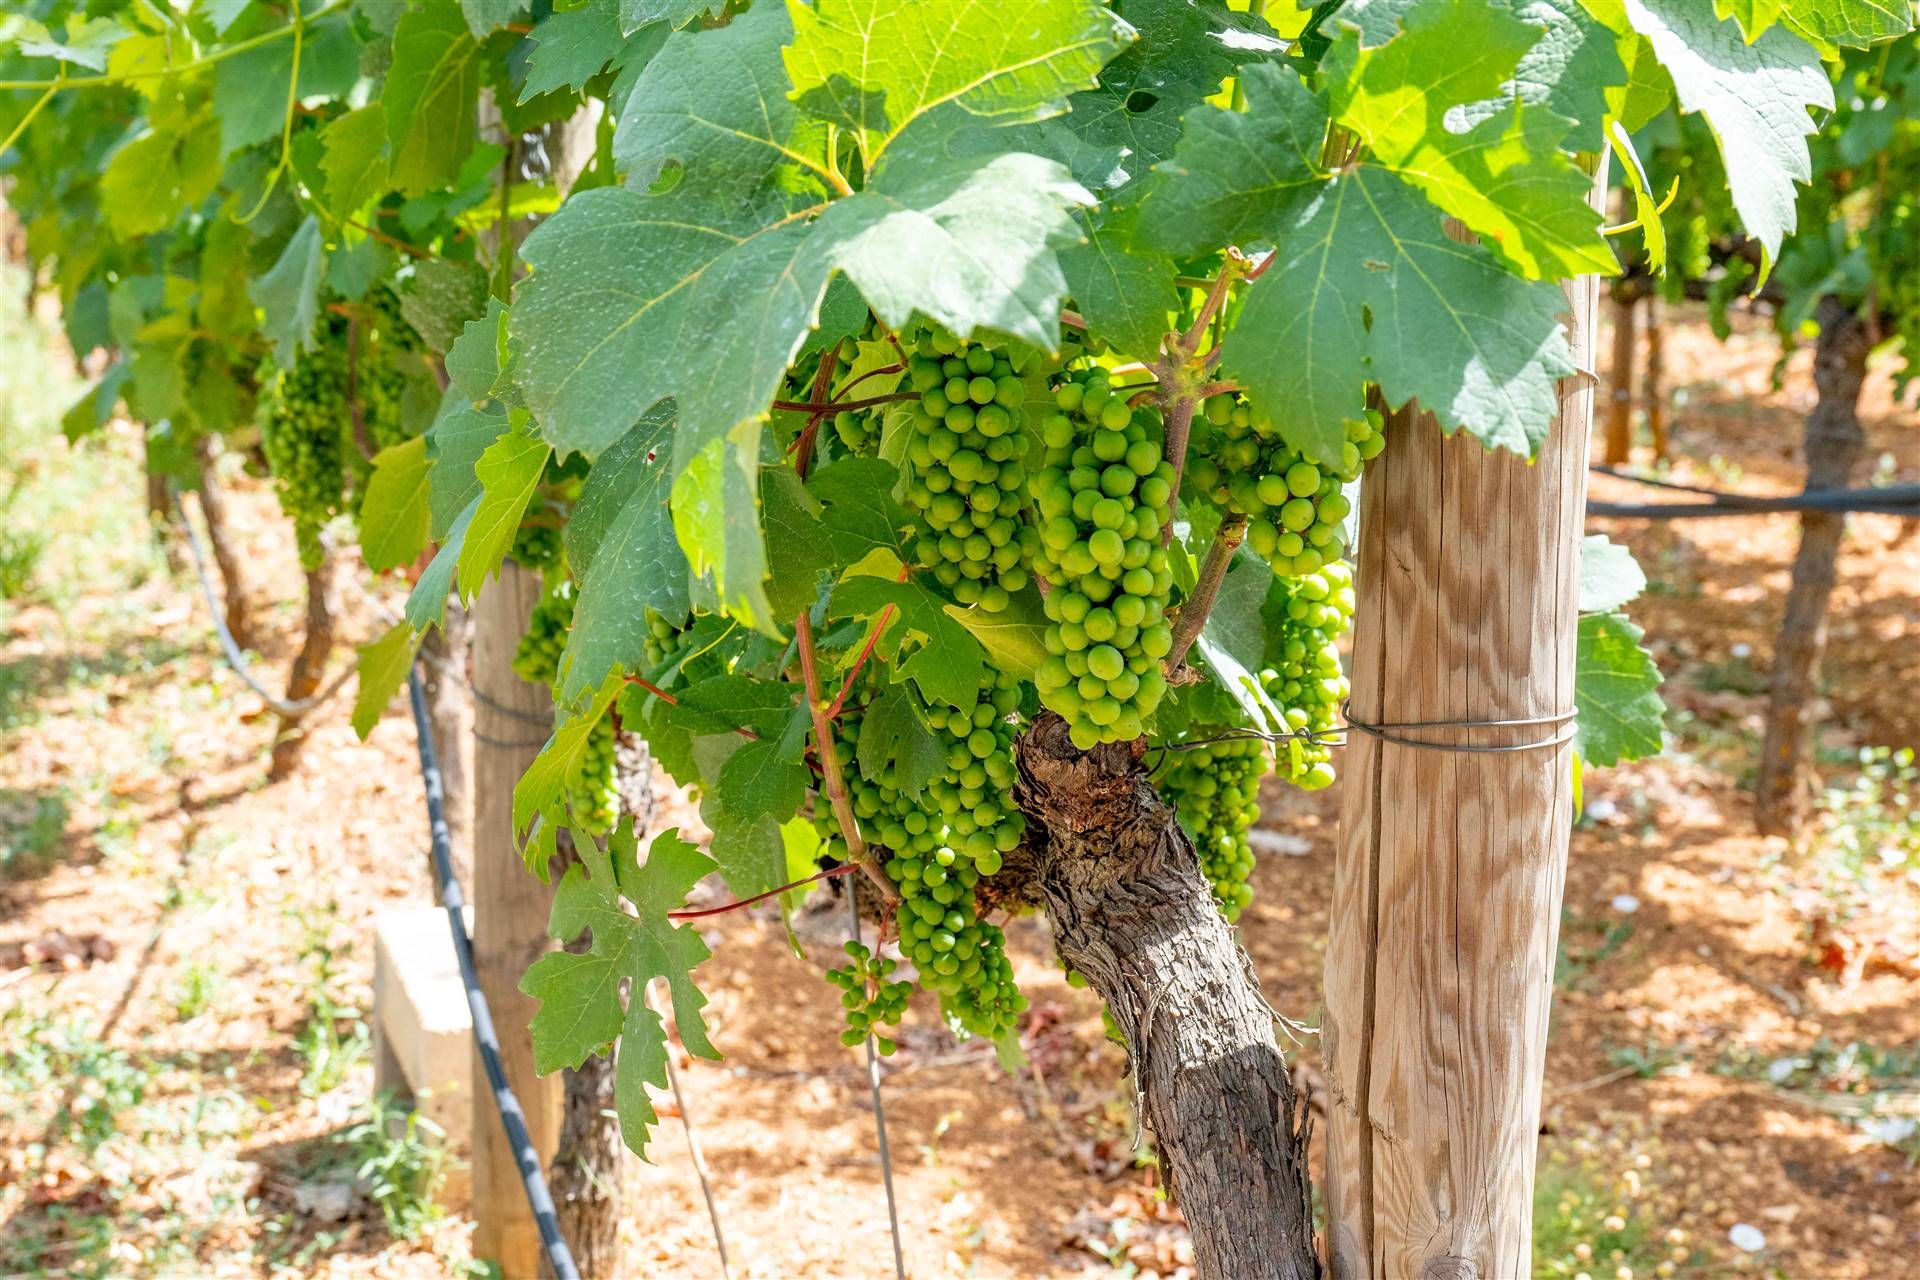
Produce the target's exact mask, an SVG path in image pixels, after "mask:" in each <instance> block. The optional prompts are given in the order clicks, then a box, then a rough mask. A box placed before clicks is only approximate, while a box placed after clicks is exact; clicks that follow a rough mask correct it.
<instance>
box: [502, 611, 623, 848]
mask: <svg viewBox="0 0 1920 1280" xmlns="http://www.w3.org/2000/svg"><path fill="white" fill-rule="evenodd" d="M575 599H576V594H575V592H574V587H573V583H572V582H571V581H562V582H560V583H558V584H557V585H556V586H555V587H554V588H553V589H552V590H551V591H549V592H547V594H546V595H544V596H542V597H541V599H540V603H539V604H537V605H535V606H534V607H533V614H532V616H530V617H529V618H528V619H527V629H526V631H525V632H523V633H522V634H521V636H520V643H519V644H518V645H517V646H515V648H514V651H513V673H514V674H515V675H517V676H519V677H520V678H521V679H522V680H525V681H526V682H527V683H528V684H538V685H549V686H550V685H552V684H553V680H554V677H555V676H556V675H558V674H559V671H560V655H561V653H562V652H564V651H565V649H566V647H567V634H568V632H570V631H571V630H572V629H573V608H574V602H575ZM618 745H619V734H618V733H617V732H616V731H615V730H614V725H613V717H612V716H610V715H603V716H601V717H600V719H599V721H598V722H597V723H595V725H594V726H593V729H592V731H591V732H590V733H589V734H588V735H587V745H586V750H585V751H584V752H583V753H582V754H581V757H580V760H579V763H578V764H576V765H575V766H574V769H573V773H572V774H571V775H570V776H569V777H568V778H567V782H566V793H567V805H568V808H569V810H570V811H571V812H572V815H573V820H574V823H575V825H576V826H577V827H578V828H579V829H580V830H582V831H585V832H586V833H587V834H589V835H595V836H604V835H607V834H608V833H610V832H611V831H612V830H613V828H614V824H615V823H617V822H618V821H619V820H620V762H619V752H618V750H617V748H618Z"/></svg>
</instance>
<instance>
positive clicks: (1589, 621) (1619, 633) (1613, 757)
mask: <svg viewBox="0 0 1920 1280" xmlns="http://www.w3.org/2000/svg"><path fill="white" fill-rule="evenodd" d="M1642 634H1643V633H1642V631H1641V630H1640V628H1639V627H1636V626H1635V625H1634V624H1633V623H1631V622H1629V621H1627V619H1626V618H1625V616H1623V615H1621V614H1618V613H1593V614H1588V615H1587V616H1585V617H1583V618H1581V619H1580V636H1579V647H1578V652H1577V656H1576V657H1575V659H1574V669H1573V703H1574V707H1575V708H1576V709H1577V710H1578V711H1579V716H1580V718H1579V722H1578V724H1579V729H1578V733H1577V736H1576V737H1575V738H1574V740H1573V743H1574V746H1573V749H1574V750H1575V751H1576V752H1578V753H1579V755H1580V758H1581V759H1582V760H1583V761H1585V762H1586V763H1587V764H1597V765H1611V764H1618V763H1619V762H1620V761H1622V760H1639V759H1642V758H1644V757H1646V756H1651V755H1657V754H1659V751H1660V746H1661V730H1662V726H1663V724H1664V722H1665V718H1666V705H1665V704H1664V703H1663V702H1661V700H1660V679H1661V677H1660V668H1659V667H1657V666H1655V665H1654V661H1653V655H1651V654H1649V653H1648V652H1647V651H1646V650H1645V649H1643V648H1642V647H1641V646H1640V637H1641V635H1642Z"/></svg>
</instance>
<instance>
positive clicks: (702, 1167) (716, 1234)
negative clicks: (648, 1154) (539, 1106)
mask: <svg viewBox="0 0 1920 1280" xmlns="http://www.w3.org/2000/svg"><path fill="white" fill-rule="evenodd" d="M653 988H654V984H653V983H651V982H649V983H648V984H647V1007H648V1008H651V1009H653V1010H654V1011H655V1012H656V1013H658V1012H659V1003H658V1002H657V1001H656V1000H655V999H654V995H653ZM661 1021H662V1022H663V1023H664V1022H665V1019H664V1018H662V1019H661ZM676 1038H677V1037H676ZM667 1086H668V1087H669V1088H671V1089H672V1090H673V1104H674V1106H676V1107H678V1108H680V1131H681V1132H682V1133H683V1134H685V1135H686V1139H687V1157H688V1159H690V1160H692V1161H693V1172H694V1176H695V1177H697V1178H699V1179H700V1194H701V1195H702V1196H704V1197H705V1198H706V1201H707V1221H709V1222H711V1223H712V1224H713V1247H714V1249H715V1250H716V1251H717V1252H718V1253H719V1254H720V1275H721V1277H722V1280H733V1264H732V1263H731V1262H730V1261H729V1260H728V1258H727V1237H726V1235H725V1233H723V1232H722V1231H721V1230H720V1206H719V1204H718V1203H716V1202H715V1200H714V1198H713V1181H712V1179H711V1178H710V1177H709V1176H708V1174H707V1156H706V1152H704V1151H702V1150H701V1149H700V1137H699V1135H698V1134H696V1133H695V1132H694V1131H693V1117H692V1116H691V1115H689V1114H687V1097H686V1095H685V1094H684V1093H682V1092H681V1091H680V1072H679V1071H678V1069H676V1068H675V1067H674V1065H673V1053H672V1051H671V1050H669V1051H668V1053H667Z"/></svg>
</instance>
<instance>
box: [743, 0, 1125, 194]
mask: <svg viewBox="0 0 1920 1280" xmlns="http://www.w3.org/2000/svg"><path fill="white" fill-rule="evenodd" d="M790 12H791V16H792V20H793V42H792V43H791V44H790V45H788V46H787V47H786V48H785V49H783V50H782V51H781V57H782V59H783V60H784V62H785V64H786V69H787V73H788V75H790V76H791V77H792V79H793V97H794V99H795V100H796V101H798V102H799V103H800V104H801V105H802V106H804V107H805V108H807V110H808V111H809V112H811V113H812V114H814V115H816V116H819V117H820V118H821V119H823V120H827V121H830V122H832V123H834V124H837V125H839V126H841V127H842V128H845V129H849V130H851V131H852V132H853V135H854V137H855V139H856V140H857V142H858V144H859V147H860V151H861V154H862V155H863V156H865V157H866V161H867V165H868V167H869V168H872V167H873V166H874V165H876V164H877V163H878V162H879V159H880V157H881V155H882V153H883V152H885V151H886V149H887V148H888V146H890V145H891V144H892V143H893V141H894V140H895V139H896V138H898V137H899V136H900V134H901V132H902V131H903V130H905V129H906V128H907V127H908V126H910V125H911V124H913V122H914V121H915V120H916V119H918V118H919V117H922V116H924V115H926V114H927V113H929V112H932V111H934V110H935V109H936V108H938V107H941V106H944V105H946V104H948V103H952V104H954V105H955V106H956V107H958V108H959V110H961V111H963V112H965V113H966V114H967V115H968V116H970V117H973V118H975V119H980V120H990V121H995V122H998V123H1002V124H1013V123H1020V122H1027V121H1034V120H1039V119H1042V118H1044V117H1046V116H1049V115H1053V114H1055V113H1056V112H1057V111H1058V110H1059V109H1060V105H1061V103H1062V101H1063V100H1064V99H1065V98H1066V97H1067V95H1068V94H1070V93H1072V92H1074V91H1075V90H1083V89H1091V88H1093V87H1094V85H1095V84H1096V80H1095V76H1096V73H1097V72H1098V71H1099V70H1100V68H1101V66H1102V65H1103V64H1105V63H1106V61H1107V60H1108V59H1109V58H1111V57H1112V56H1113V55H1114V54H1116V53H1118V52H1119V51H1120V50H1121V49H1123V48H1125V47H1126V46H1127V44H1128V43H1130V42H1131V41H1132V39H1133V31H1132V29H1131V28H1130V27H1128V26H1127V25H1126V23H1124V22H1122V21H1121V20H1120V19H1119V18H1118V17H1116V16H1115V15H1114V14H1112V13H1109V12H1108V11H1107V10H1106V8H1105V7H1104V6H1102V5H1100V4H1097V3H1093V2H1092V0H1054V2H1053V3H1051V4H1046V5H1033V6H1028V7H1026V8H1025V9H1023V10H1022V11H1021V13H1020V16H1019V20H1018V21H1009V20H1008V18H1009V14H1008V11H1007V9H1006V7H1005V6H1004V5H1003V4H1000V3H997V2H996V0H919V3H915V4H910V5H904V4H899V3H895V2H894V0H819V2H818V3H817V4H815V5H813V6H811V7H809V6H803V5H793V6H792V7H791V10H790ZM929 54H931V56H929Z"/></svg>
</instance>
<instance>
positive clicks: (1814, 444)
mask: <svg viewBox="0 0 1920 1280" xmlns="http://www.w3.org/2000/svg"><path fill="white" fill-rule="evenodd" d="M1817 314H1818V316H1819V320H1820V337H1819V339H1818V340H1817V342H1816V343H1815V345H1814V350H1813V384H1814V387H1815V388H1816V390H1817V391H1818V393H1819V398H1818V399H1817V400H1816V401H1815V403H1814V407H1813V412H1812V413H1810V414H1808V415H1807V488H1809V489H1838V488H1844V487H1845V486H1846V485H1847V483H1848V481H1849V478H1850V477H1851V476H1852V474H1853V468H1854V464H1855V463H1856V462H1857V461H1859V458H1860V453H1861V450H1862V449H1863V448H1864V447H1865V445H1866V435H1865V433H1864V432H1862V431H1861V429H1860V417H1859V407H1860V386H1861V383H1862V382H1864V381H1865V380H1866V374H1867V353H1868V351H1870V350H1871V349H1872V345H1873V343H1872V338H1871V336H1870V335H1869V333H1868V331H1867V326H1866V325H1865V324H1864V323H1863V322H1862V321H1861V319H1860V317H1859V316H1858V315H1857V314H1856V313H1855V312H1854V311H1853V310H1852V308H1850V307H1848V306H1846V305H1845V304H1844V303H1842V302H1841V301H1840V300H1839V299H1837V298H1834V297H1831V296H1829V297H1827V298H1823V299H1822V300H1821V302H1820V307H1819V311H1818V313H1817ZM1845 533H1846V517H1845V516H1844V515H1841V514H1839V513H1837V512H1832V511H1806V512H1802V513H1801V516H1800V550H1799V553H1798V554H1797V555H1795V556H1794V560H1793V585H1792V586H1791V587H1790V588H1789V590H1788V592H1787V611H1786V616H1785V618H1784V619H1782V621H1781V623H1780V636H1779V639H1778V640H1777V641H1776V642H1775V644H1774V655H1773V680H1772V692H1771V696H1770V698H1769V702H1768V706H1767V732H1766V740H1765V742H1764V743H1763V744H1762V746H1761V749H1760V778H1759V782H1758V784H1757V786H1756V788H1755V795H1754V806H1753V819H1754V825H1755V826H1756V827H1758V828H1759V829H1760V832H1761V834H1763V835H1779V836H1788V835H1792V834H1794V833H1795V832H1797V831H1798V830H1799V829H1800V823H1801V821H1802V819H1803V818H1804V817H1805V813H1806V799H1807V797H1806V788H1805V785H1804V781H1803V778H1802V774H1803V768H1802V766H1803V764H1804V763H1805V761H1804V757H1805V755H1806V753H1807V710H1808V707H1809V706H1810V705H1811V704H1812V702H1813V699H1814V696H1815V693H1816V688H1815V686H1816V684H1817V683H1818V681H1819V676H1820V658H1821V655H1822V654H1823V653H1824V652H1825V651H1826V647H1827V603H1828V600H1829V598H1830V597H1831V596H1832V595H1833V583H1834V576H1835V566H1836V564H1837V562H1838V560H1839V558H1840V540H1841V538H1842V536H1844V534H1845Z"/></svg>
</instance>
